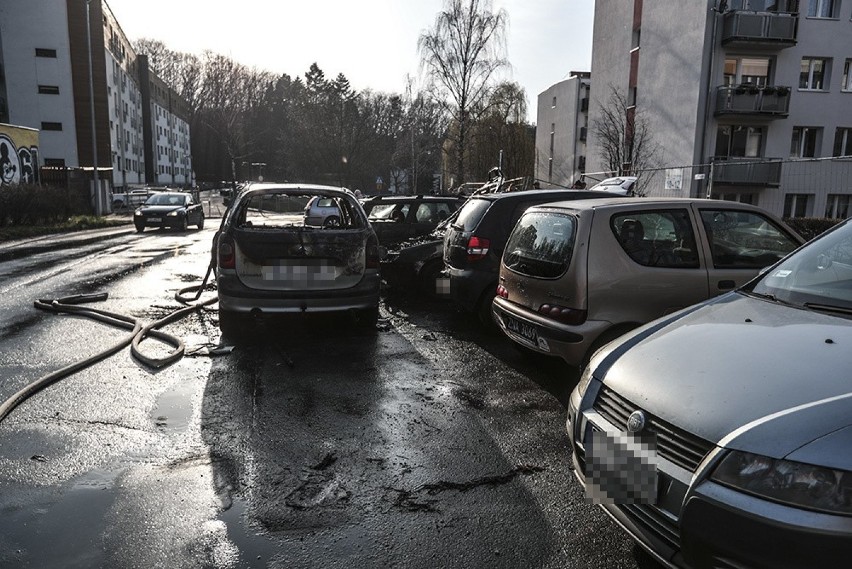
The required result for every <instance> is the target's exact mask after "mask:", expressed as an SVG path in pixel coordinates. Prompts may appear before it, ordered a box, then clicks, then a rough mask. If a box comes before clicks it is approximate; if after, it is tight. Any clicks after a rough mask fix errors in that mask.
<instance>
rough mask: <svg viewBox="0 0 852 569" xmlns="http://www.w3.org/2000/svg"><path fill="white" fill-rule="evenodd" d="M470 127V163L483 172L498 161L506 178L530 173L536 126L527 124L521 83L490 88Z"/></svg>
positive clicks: (502, 84) (507, 82)
mask: <svg viewBox="0 0 852 569" xmlns="http://www.w3.org/2000/svg"><path fill="white" fill-rule="evenodd" d="M479 115H480V116H479V119H478V120H477V121H476V124H475V125H474V126H473V128H472V130H471V142H472V145H471V146H472V149H471V151H470V153H469V155H470V165H471V166H473V167H474V168H476V169H477V170H479V171H482V172H486V171H488V170H489V169H491V168H493V167H494V166H496V165H497V164H498V161H499V160H500V157H501V151H502V158H503V160H502V162H501V163H500V166H501V169H502V172H503V174H504V175H505V176H506V177H507V178H518V177H523V176H532V174H533V170H534V168H533V167H534V163H535V129H534V127H532V125H529V124H527V122H526V115H527V98H526V93H525V92H524V90H523V89H522V88H521V86H520V85H518V84H517V83H514V82H509V81H506V82H502V83H500V84H498V85H497V87H496V88H495V89H494V90H493V91H492V93H491V94H490V96H489V97H488V99H487V100H486V102H485V106H484V110H483V111H482V112H481V113H479Z"/></svg>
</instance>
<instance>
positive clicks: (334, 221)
mask: <svg viewBox="0 0 852 569" xmlns="http://www.w3.org/2000/svg"><path fill="white" fill-rule="evenodd" d="M322 226H323V227H328V228H332V229H336V228H338V227H340V218H339V217H337V216H336V215H330V216H328V217H326V218H325V221H323V222H322Z"/></svg>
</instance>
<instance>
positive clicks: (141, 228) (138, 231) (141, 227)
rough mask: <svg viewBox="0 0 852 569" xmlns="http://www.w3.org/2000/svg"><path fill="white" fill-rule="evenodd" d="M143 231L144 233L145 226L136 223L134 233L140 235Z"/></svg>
mask: <svg viewBox="0 0 852 569" xmlns="http://www.w3.org/2000/svg"><path fill="white" fill-rule="evenodd" d="M143 231H145V224H144V223H143V224H139V223H137V224H136V233H142V232H143Z"/></svg>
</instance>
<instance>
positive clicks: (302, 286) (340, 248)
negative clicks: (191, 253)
mask: <svg viewBox="0 0 852 569" xmlns="http://www.w3.org/2000/svg"><path fill="white" fill-rule="evenodd" d="M315 197H316V198H319V199H321V200H327V201H328V202H329V203H332V204H333V205H334V207H335V208H336V210H337V212H338V214H339V222H338V223H336V224H334V225H328V224H324V225H311V224H310V223H308V221H310V220H309V219H306V217H305V207H306V206H307V204H308V203H309V202H310V201H311V200H312V199H313V198H315ZM213 256H214V258H213V264H214V266H215V269H216V283H217V287H218V289H219V327H220V328H221V330H222V332H223V333H224V334H226V335H229V334H233V333H235V332H236V331H238V330H239V329H240V328H241V327H242V325H243V324H244V323H245V320H246V319H248V318H249V317H253V318H257V317H261V316H264V315H274V314H286V313H314V312H316V313H350V314H352V315H353V316H354V317H355V321H356V323H358V324H361V325H363V326H365V327H371V326H374V325H375V323H376V320H377V318H378V310H379V308H378V306H379V248H378V240H377V238H376V234H375V232H374V231H373V229H372V228H371V227H370V224H369V222H368V221H367V217H366V215H364V210H363V209H362V208H361V205H360V204H359V203H358V201H357V200H356V199H355V196H354V194H352V193H351V192H350V191H349V190H346V189H344V188H336V187H331V186H319V185H300V184H251V185H249V186H247V187H246V188H245V189H243V190H242V191H241V192H240V193H239V195H237V196H236V197H235V199H234V202H233V204H232V205H231V207H230V209H229V210H228V212H227V214H226V216H225V217H224V218H223V220H222V225H221V227H220V228H219V231H218V232H217V233H216V236H215V237H214V247H213Z"/></svg>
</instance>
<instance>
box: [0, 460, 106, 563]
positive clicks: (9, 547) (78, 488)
mask: <svg viewBox="0 0 852 569" xmlns="http://www.w3.org/2000/svg"><path fill="white" fill-rule="evenodd" d="M116 476H118V473H116V472H106V471H100V470H95V471H92V472H90V473H88V474H87V475H86V476H85V477H84V478H81V479H79V480H77V481H76V483H75V484H74V486H73V487H72V488H71V489H70V490H68V491H67V492H65V493H64V494H63V495H62V496H61V498H60V499H59V501H57V502H51V503H47V502H43V503H40V504H35V505H33V507H30V508H25V509H7V510H5V511H4V512H3V515H2V519H0V535H2V537H0V544H2V550H3V551H1V552H0V565H2V566H3V567H6V566H25V567H40V568H44V569H52V568H54V567H55V568H63V569H65V568H77V567H79V568H84V567H103V566H105V565H104V564H105V563H106V561H107V560H106V556H105V555H104V551H103V547H104V544H103V532H104V527H103V520H104V518H105V517H106V515H107V513H108V512H109V510H110V507H111V506H112V504H113V501H114V500H115V492H114V491H113V482H114V481H115V478H116Z"/></svg>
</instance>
